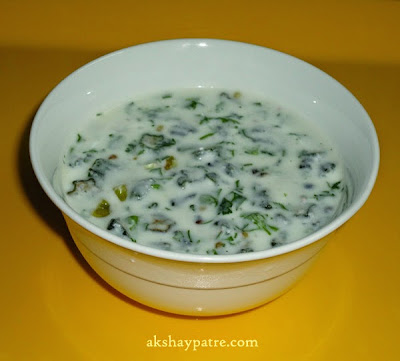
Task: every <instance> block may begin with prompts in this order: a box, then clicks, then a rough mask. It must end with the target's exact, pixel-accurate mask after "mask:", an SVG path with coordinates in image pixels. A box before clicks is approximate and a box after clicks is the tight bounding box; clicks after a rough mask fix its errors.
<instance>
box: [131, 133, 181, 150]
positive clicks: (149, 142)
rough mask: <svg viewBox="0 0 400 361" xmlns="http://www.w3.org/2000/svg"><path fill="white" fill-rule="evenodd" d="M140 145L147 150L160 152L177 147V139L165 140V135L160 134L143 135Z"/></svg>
mask: <svg viewBox="0 0 400 361" xmlns="http://www.w3.org/2000/svg"><path fill="white" fill-rule="evenodd" d="M139 143H140V144H141V145H143V146H144V147H146V148H150V149H153V150H158V149H161V148H163V147H170V146H172V145H175V143H176V142H175V139H173V138H171V139H168V138H165V137H164V136H163V135H158V134H143V135H142V137H141V138H140V141H139Z"/></svg>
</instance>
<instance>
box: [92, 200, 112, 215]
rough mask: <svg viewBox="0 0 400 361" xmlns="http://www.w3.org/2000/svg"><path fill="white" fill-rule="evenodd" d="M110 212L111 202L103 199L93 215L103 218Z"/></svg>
mask: <svg viewBox="0 0 400 361" xmlns="http://www.w3.org/2000/svg"><path fill="white" fill-rule="evenodd" d="M109 214H110V204H109V203H108V202H107V201H106V200H105V199H103V200H102V201H101V202H100V203H99V204H98V205H97V207H96V209H95V210H94V211H93V212H92V216H93V217H97V218H102V217H107V216H108V215H109Z"/></svg>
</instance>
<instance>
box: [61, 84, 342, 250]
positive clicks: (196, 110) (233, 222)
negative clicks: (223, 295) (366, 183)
mask: <svg viewBox="0 0 400 361" xmlns="http://www.w3.org/2000/svg"><path fill="white" fill-rule="evenodd" d="M100 111H101V110H100ZM54 181H55V182H56V183H57V184H55V186H56V188H57V189H59V190H60V194H61V196H62V197H63V198H64V199H65V201H66V202H67V203H68V204H69V205H70V206H71V207H72V208H73V209H74V210H75V211H76V212H78V213H79V214H81V215H82V216H83V217H85V218H86V219H88V220H89V221H90V222H92V223H94V224H96V225H98V226H99V227H101V228H104V229H108V230H109V231H110V232H112V233H114V234H117V235H119V236H121V237H122V238H125V239H127V240H129V241H132V242H137V243H140V244H143V245H146V246H149V247H156V248H162V249H166V250H170V251H174V252H187V253H193V254H235V253H240V252H253V251H261V250H265V249H268V248H270V247H276V246H279V245H282V244H286V243H289V242H292V241H294V240H297V239H300V238H302V237H304V236H306V235H308V234H310V233H312V232H314V231H315V230H317V229H319V228H321V227H323V226H324V225H326V224H327V223H329V222H330V221H331V220H332V219H333V218H334V216H335V214H336V213H337V212H338V211H340V210H341V208H342V207H343V204H344V202H345V201H346V195H347V186H346V180H345V176H344V171H343V167H342V165H341V161H340V159H339V157H338V155H337V153H336V152H335V151H334V150H333V149H332V145H331V144H330V143H329V141H328V140H327V139H326V137H324V136H322V135H321V134H320V133H319V132H318V131H317V130H315V129H313V127H312V126H311V125H310V124H309V123H308V122H307V121H305V120H304V119H302V118H301V117H299V116H298V115H296V114H294V113H292V112H291V111H288V110H286V109H284V108H282V107H281V106H280V105H277V104H274V103H272V102H270V101H268V100H265V99H262V98H259V97H257V96H253V95H248V94H241V93H239V92H229V91H223V90H217V89H188V90H178V91H170V92H165V93H162V94H156V95H150V96H148V97H144V98H140V99H134V100H133V101H127V102H126V104H124V105H123V106H120V107H117V108H116V109H112V110H110V111H105V112H104V111H101V113H98V114H94V115H93V119H89V120H88V123H87V124H86V125H85V127H84V128H83V129H80V130H79V131H78V133H77V135H76V141H75V142H74V144H71V145H69V147H68V150H67V151H66V152H65V155H64V156H63V158H62V160H61V161H60V165H59V167H58V168H57V172H56V177H55V180H54Z"/></svg>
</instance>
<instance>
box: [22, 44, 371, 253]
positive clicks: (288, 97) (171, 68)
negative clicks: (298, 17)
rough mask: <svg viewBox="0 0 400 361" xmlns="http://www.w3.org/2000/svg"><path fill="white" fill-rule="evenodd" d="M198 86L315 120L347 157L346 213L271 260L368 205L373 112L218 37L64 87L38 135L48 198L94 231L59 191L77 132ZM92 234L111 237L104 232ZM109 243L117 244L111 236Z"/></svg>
mask: <svg viewBox="0 0 400 361" xmlns="http://www.w3.org/2000/svg"><path fill="white" fill-rule="evenodd" d="M193 87H215V88H225V89H232V90H243V91H248V92H252V93H259V94H262V95H263V97H265V98H270V99H271V100H273V101H276V102H278V103H280V104H282V105H283V106H286V107H287V108H289V109H292V110H293V111H295V112H297V113H299V114H300V115H303V116H304V117H306V118H308V119H309V120H310V121H311V122H313V123H314V124H315V126H317V127H319V128H320V129H321V130H322V131H323V132H324V133H326V134H328V135H329V137H330V138H331V139H332V141H333V144H334V145H335V146H336V147H337V149H338V150H339V152H340V155H341V156H342V159H343V161H344V164H345V167H346V169H347V171H348V174H349V178H350V180H351V189H352V192H351V199H350V202H349V204H348V206H347V209H345V210H344V211H343V213H342V214H341V215H340V216H339V217H338V218H337V219H336V220H335V221H334V222H332V223H331V224H329V225H328V226H326V227H324V228H323V229H322V230H320V231H318V232H316V234H313V235H311V236H309V237H307V239H303V240H301V241H297V242H294V243H293V244H291V245H288V246H289V247H286V246H283V247H280V248H282V249H281V250H278V251H277V250H269V251H270V252H269V253H270V254H271V255H272V254H273V253H274V252H275V253H282V252H286V251H287V250H290V249H295V248H298V247H300V246H302V245H305V244H307V243H310V242H312V241H314V240H316V239H318V238H321V237H322V236H324V235H326V234H327V233H329V232H331V231H332V230H333V229H335V228H337V227H338V226H340V225H341V224H342V223H343V222H345V221H346V220H347V219H348V218H350V217H351V216H352V215H353V214H354V213H355V212H356V211H357V210H358V209H359V208H360V207H361V206H362V204H363V203H364V202H365V200H366V199H367V197H368V195H369V193H370V191H371V189H372V187H373V184H374V181H375V178H376V174H377V170H378V164H379V147H378V141H377V137H376V133H375V130H374V127H373V125H372V122H371V120H370V118H369V116H368V114H367V113H366V112H365V110H364V109H363V107H362V106H361V105H360V104H359V102H358V101H357V100H356V99H355V98H354V97H353V96H352V95H351V94H350V92H348V91H347V90H346V89H345V88H344V87H343V86H342V85H340V84H339V83H338V82H337V81H335V80H334V79H333V78H331V77H330V76H328V75H327V74H325V73H323V72H322V71H320V70H318V69H317V68H315V67H313V66H311V65H309V64H307V63H305V62H303V61H301V60H299V59H296V58H294V57H291V56H289V55H286V54H283V53H280V52H277V51H274V50H270V49H267V48H262V47H258V46H254V45H250V44H244V43H237V42H231V41H223V40H211V39H181V40H170V41H162V42H155V43H149V44H143V45H139V46H134V47H131V48H127V49H123V50H120V51H117V52H114V53H111V54H109V55H106V56H104V57H102V58H99V59H97V60H95V61H93V62H91V63H89V64H88V65H86V66H84V67H82V68H80V69H79V70H77V71H76V72H74V73H73V74H71V75H70V76H69V77H67V78H66V79H65V80H64V81H63V82H61V83H60V84H59V85H58V86H57V87H56V88H55V89H54V90H53V91H52V92H51V93H50V94H49V96H48V97H47V98H46V100H45V101H44V102H43V104H42V106H41V107H40V109H39V111H38V113H37V115H36V117H35V120H34V124H33V127H32V132H31V144H30V146H31V158H32V164H33V167H34V170H35V173H36V175H37V177H38V179H39V181H40V183H41V185H42V187H43V188H44V190H45V191H46V193H47V194H48V195H49V197H50V198H51V199H52V200H53V202H55V203H56V205H57V206H58V207H59V208H60V209H61V210H62V211H63V212H65V213H67V214H68V215H69V216H70V217H71V218H73V219H74V220H76V221H78V222H79V223H80V224H82V225H86V226H87V223H86V222H85V221H84V220H83V219H81V218H80V217H79V216H78V215H77V214H74V212H73V211H72V210H71V209H70V208H69V207H68V206H67V205H66V204H65V203H64V202H63V201H62V200H61V199H60V198H59V197H58V195H57V193H56V192H55V190H54V188H53V187H52V176H53V173H54V170H55V168H56V166H57V163H58V162H59V159H60V156H61V154H62V153H63V152H64V150H65V145H66V144H70V143H71V142H72V139H74V137H75V136H76V131H77V129H79V128H80V127H81V124H82V123H83V122H85V121H86V120H87V119H88V118H89V117H90V116H91V115H93V114H95V113H97V112H101V111H103V110H106V109H109V108H112V107H115V106H117V105H119V104H121V103H123V102H124V101H127V100H129V99H132V98H135V97H136V96H142V95H143V94H146V93H154V92H158V91H164V90H169V89H176V88H193ZM92 230H95V231H96V233H97V234H98V235H101V236H104V233H102V231H101V230H96V229H95V228H92ZM107 238H109V239H111V240H113V241H115V239H114V238H113V237H112V236H110V237H108V236H107ZM285 247H286V248H285ZM246 256H247V257H249V256H248V255H246ZM222 257H229V256H222ZM243 257H244V256H243ZM253 257H254V256H253Z"/></svg>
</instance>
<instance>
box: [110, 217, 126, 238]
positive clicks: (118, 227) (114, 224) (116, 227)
mask: <svg viewBox="0 0 400 361" xmlns="http://www.w3.org/2000/svg"><path fill="white" fill-rule="evenodd" d="M107 230H108V231H111V232H112V233H114V234H116V235H117V236H119V237H123V238H124V237H125V238H129V239H131V237H130V236H129V233H128V232H127V230H126V229H125V228H124V226H123V225H122V224H121V223H120V221H119V219H117V218H113V219H111V221H110V223H109V224H108V226H107Z"/></svg>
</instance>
